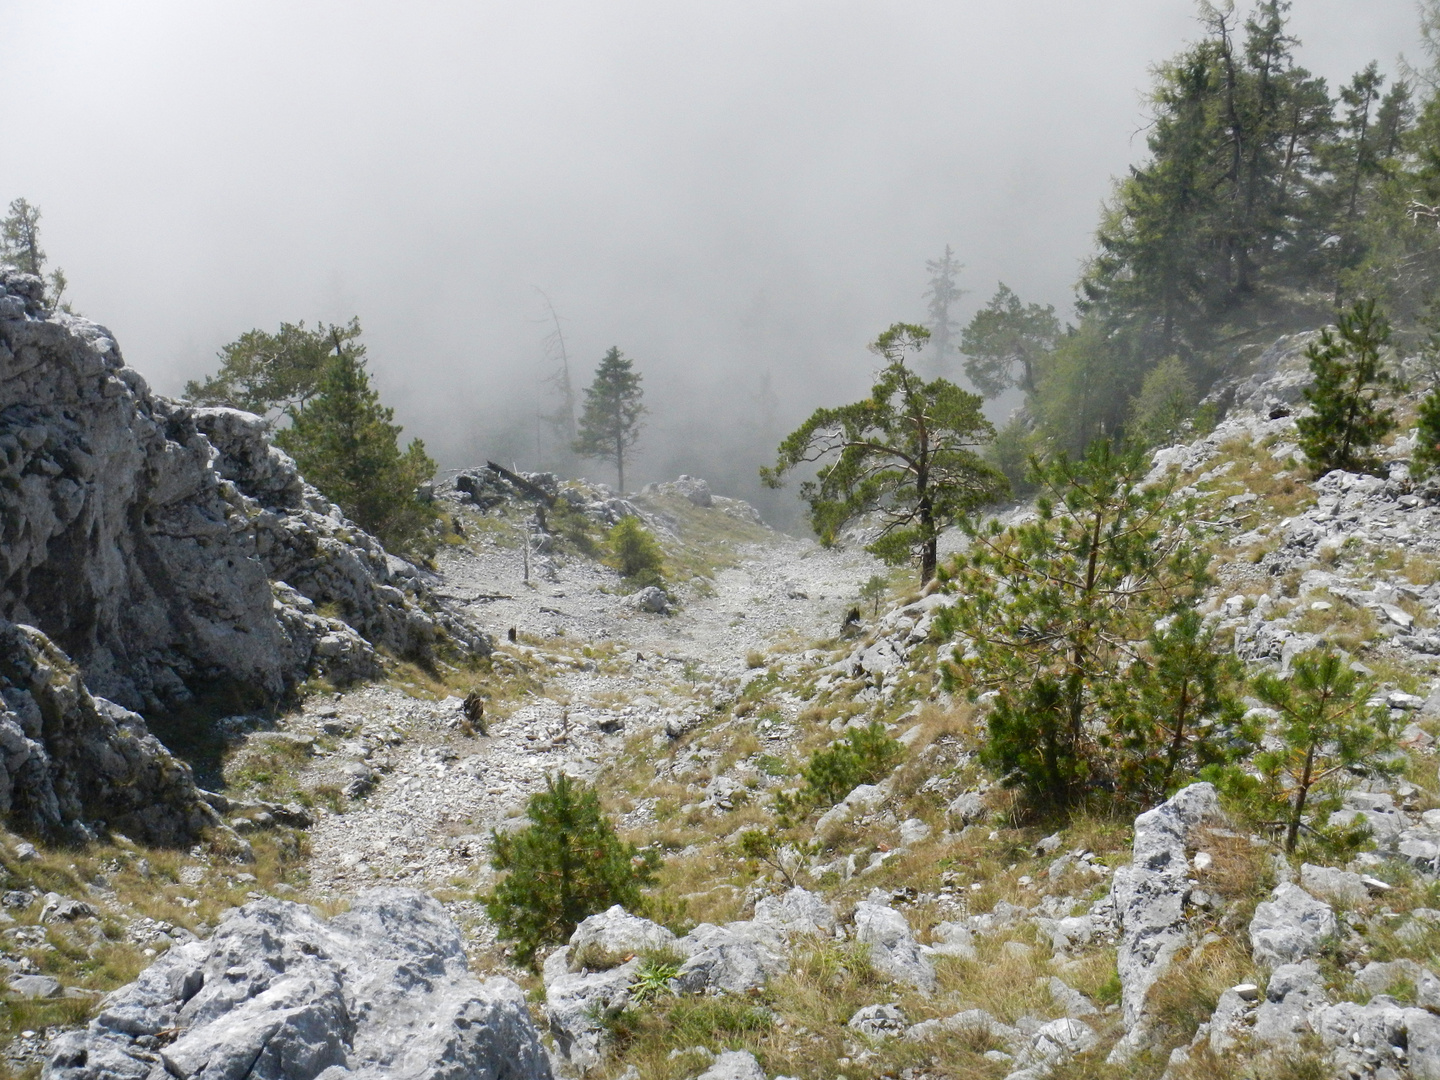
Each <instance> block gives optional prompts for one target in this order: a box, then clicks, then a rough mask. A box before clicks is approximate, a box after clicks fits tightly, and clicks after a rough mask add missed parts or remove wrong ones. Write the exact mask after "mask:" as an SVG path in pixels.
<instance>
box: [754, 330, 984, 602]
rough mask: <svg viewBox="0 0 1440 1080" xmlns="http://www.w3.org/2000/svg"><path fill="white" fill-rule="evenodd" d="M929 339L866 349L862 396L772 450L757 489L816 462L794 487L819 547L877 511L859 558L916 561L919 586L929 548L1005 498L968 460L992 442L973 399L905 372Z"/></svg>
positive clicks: (927, 573) (924, 334)
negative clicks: (870, 365) (877, 526)
mask: <svg viewBox="0 0 1440 1080" xmlns="http://www.w3.org/2000/svg"><path fill="white" fill-rule="evenodd" d="M929 338H930V332H929V331H928V330H926V329H925V328H924V327H923V326H912V325H908V324H906V323H896V324H895V325H894V326H892V327H890V329H888V330H886V331H885V332H884V333H883V334H881V335H880V337H879V338H878V339H876V341H875V343H874V344H873V345H872V346H871V347H870V348H871V351H873V352H875V353H876V354H877V355H879V356H880V357H881V358H882V359H884V361H885V366H884V367H883V368H882V369H881V370H880V372H879V374H878V376H877V378H876V381H875V385H874V387H873V388H872V389H871V391H870V396H869V397H868V398H866V399H865V400H864V401H858V402H856V403H855V404H853V405H842V406H840V407H838V408H823V409H817V410H815V412H814V413H812V414H811V416H810V418H809V419H808V420H806V421H805V423H804V424H802V425H801V426H800V427H799V428H797V429H796V430H795V431H793V432H791V433H790V435H789V436H787V437H786V439H785V441H784V442H782V443H781V444H780V448H779V451H778V454H777V457H776V463H775V465H774V467H773V468H762V469H761V470H760V478H761V480H762V481H763V482H764V483H765V484H766V485H767V486H769V487H773V488H778V487H780V486H781V485H782V484H783V483H784V477H785V474H786V473H788V472H790V471H791V470H793V469H795V468H797V467H799V466H801V465H804V464H807V463H811V462H821V463H822V464H821V465H820V467H819V470H818V471H817V473H816V477H815V479H814V480H807V481H805V482H804V483H802V484H801V485H800V497H801V498H802V499H804V500H805V501H806V502H807V503H809V504H810V522H811V524H812V525H813V526H814V528H815V531H816V532H817V533H818V534H819V535H820V539H821V541H822V542H824V543H826V544H830V543H834V541H835V539H836V538H837V537H838V536H839V533H840V530H841V529H842V528H844V526H845V525H846V524H847V523H848V522H850V521H853V520H854V519H855V518H857V517H860V516H861V515H863V514H868V513H871V512H872V511H879V513H880V514H881V516H882V518H883V525H882V526H881V533H880V537H879V538H878V539H877V540H875V541H874V542H872V543H871V544H870V545H869V547H867V548H866V550H867V551H870V552H871V553H872V554H875V555H878V556H880V557H881V558H882V559H885V560H886V561H888V562H892V563H900V562H904V561H906V560H908V559H910V558H918V561H919V563H920V581H921V584H924V583H925V582H928V581H929V580H930V579H931V578H932V577H934V576H935V566H936V544H937V541H938V539H939V536H940V532H941V530H942V529H944V528H945V527H946V526H949V525H953V524H955V523H956V522H958V521H960V520H961V519H962V518H963V517H964V516H965V515H966V514H969V513H970V512H971V511H973V510H975V509H976V508H977V507H979V506H982V505H984V504H985V503H987V502H992V501H994V500H995V499H997V498H999V497H1001V496H1002V495H1004V494H1005V492H1006V491H1007V485H1006V483H1005V478H1004V477H1003V476H1002V475H1001V474H1000V473H999V472H998V471H997V470H996V469H995V468H993V467H992V466H991V465H989V464H988V463H987V462H986V461H985V460H984V459H982V458H981V457H980V456H979V455H978V454H977V453H976V452H975V450H976V448H978V447H980V446H982V445H984V443H986V442H987V441H988V440H990V439H993V438H994V437H995V429H994V428H993V427H991V426H990V422H989V421H988V420H986V419H985V415H984V413H983V412H981V405H982V404H983V402H982V401H981V399H980V397H979V396H978V395H976V394H970V393H967V392H966V391H964V390H961V389H960V388H959V387H958V386H956V385H955V384H954V383H950V382H947V381H946V380H944V379H936V380H935V381H933V382H928V383H927V382H925V381H924V380H923V379H921V378H920V377H919V376H918V375H916V374H915V372H913V371H912V370H911V369H910V368H909V367H908V366H906V363H905V353H907V352H913V353H919V352H921V351H923V349H924V348H925V345H926V343H927V342H928V341H929Z"/></svg>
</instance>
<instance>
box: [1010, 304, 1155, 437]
mask: <svg viewBox="0 0 1440 1080" xmlns="http://www.w3.org/2000/svg"><path fill="white" fill-rule="evenodd" d="M1143 377H1144V357H1143V355H1142V354H1141V353H1139V352H1138V351H1137V350H1136V347H1135V340H1134V338H1133V337H1132V336H1130V335H1127V334H1124V333H1120V332H1117V331H1115V330H1114V329H1112V328H1110V327H1107V326H1106V325H1105V323H1104V322H1103V321H1101V320H1100V319H1098V318H1094V317H1092V318H1087V319H1082V320H1081V322H1080V325H1079V326H1077V327H1075V328H1074V329H1073V330H1071V331H1070V332H1069V333H1067V334H1065V335H1064V336H1063V337H1062V338H1061V339H1060V341H1059V342H1058V343H1057V344H1056V346H1055V351H1054V352H1053V353H1052V354H1051V355H1050V357H1049V359H1048V360H1047V361H1046V364H1045V368H1044V372H1043V374H1042V375H1041V379H1040V386H1039V389H1038V392H1037V393H1036V394H1035V397H1034V401H1033V403H1032V411H1033V412H1034V414H1035V416H1036V418H1037V419H1038V421H1039V424H1040V429H1041V432H1042V433H1043V434H1044V436H1045V437H1046V440H1047V442H1048V449H1050V450H1051V451H1052V452H1058V453H1065V454H1069V455H1071V456H1072V457H1075V456H1079V455H1082V454H1084V453H1085V451H1086V449H1087V448H1088V447H1089V446H1090V444H1091V443H1093V442H1095V441H1096V440H1097V439H1111V440H1113V439H1115V438H1116V436H1117V435H1118V433H1119V432H1121V431H1122V430H1123V429H1124V427H1125V422H1126V420H1127V419H1128V412H1129V406H1130V399H1131V398H1132V397H1134V396H1135V394H1136V393H1137V392H1138V391H1139V389H1140V385H1141V380H1142V379H1143Z"/></svg>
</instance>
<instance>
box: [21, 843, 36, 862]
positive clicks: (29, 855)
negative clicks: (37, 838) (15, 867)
mask: <svg viewBox="0 0 1440 1080" xmlns="http://www.w3.org/2000/svg"><path fill="white" fill-rule="evenodd" d="M39 856H40V853H39V852H38V851H36V850H35V845H34V844H29V843H26V842H25V841H23V840H22V841H21V842H20V843H18V844H16V845H15V858H16V859H17V860H18V861H19V862H31V861H32V860H34V859H37V858H39Z"/></svg>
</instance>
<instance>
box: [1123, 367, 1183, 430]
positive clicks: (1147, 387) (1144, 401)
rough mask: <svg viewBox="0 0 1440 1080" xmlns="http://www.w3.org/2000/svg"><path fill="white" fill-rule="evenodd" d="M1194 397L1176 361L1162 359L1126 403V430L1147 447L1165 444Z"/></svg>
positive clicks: (1181, 427) (1179, 423) (1181, 424)
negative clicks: (1136, 392)
mask: <svg viewBox="0 0 1440 1080" xmlns="http://www.w3.org/2000/svg"><path fill="white" fill-rule="evenodd" d="M1198 396H1199V395H1198V394H1197V393H1196V392H1195V383H1194V382H1193V381H1192V380H1191V378H1190V375H1189V373H1188V372H1187V371H1186V370H1185V365H1184V364H1183V363H1181V361H1180V358H1179V357H1178V356H1169V357H1166V358H1165V359H1164V360H1161V361H1160V363H1158V364H1156V365H1155V366H1154V367H1153V368H1151V369H1150V371H1149V372H1148V373H1147V374H1146V376H1145V381H1144V382H1143V383H1141V384H1140V393H1139V394H1137V395H1136V396H1135V398H1134V399H1133V400H1132V401H1131V402H1130V421H1129V423H1128V424H1127V425H1126V430H1127V431H1128V432H1129V433H1130V435H1131V437H1132V438H1134V439H1135V440H1136V441H1137V442H1142V443H1144V444H1145V445H1147V446H1162V445H1166V444H1167V443H1168V440H1170V439H1173V438H1174V437H1175V436H1176V435H1178V434H1180V432H1181V430H1182V429H1183V428H1184V426H1185V421H1187V420H1189V419H1190V414H1191V413H1193V412H1194V411H1195V402H1196V399H1197V398H1198Z"/></svg>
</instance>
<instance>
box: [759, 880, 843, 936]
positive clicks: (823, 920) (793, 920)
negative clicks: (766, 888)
mask: <svg viewBox="0 0 1440 1080" xmlns="http://www.w3.org/2000/svg"><path fill="white" fill-rule="evenodd" d="M754 921H755V922H757V923H768V924H770V925H771V926H776V927H779V928H780V929H781V930H783V931H785V932H786V933H787V934H832V933H834V932H835V911H834V909H833V908H831V906H830V905H829V904H827V903H826V902H825V901H824V900H821V899H820V897H818V896H816V895H815V894H814V893H812V892H810V891H808V890H806V889H801V888H798V887H797V888H794V889H791V890H790V891H789V892H787V893H784V894H782V895H780V896H763V897H761V898H760V899H759V900H757V901H756V902H755V920H754Z"/></svg>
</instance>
